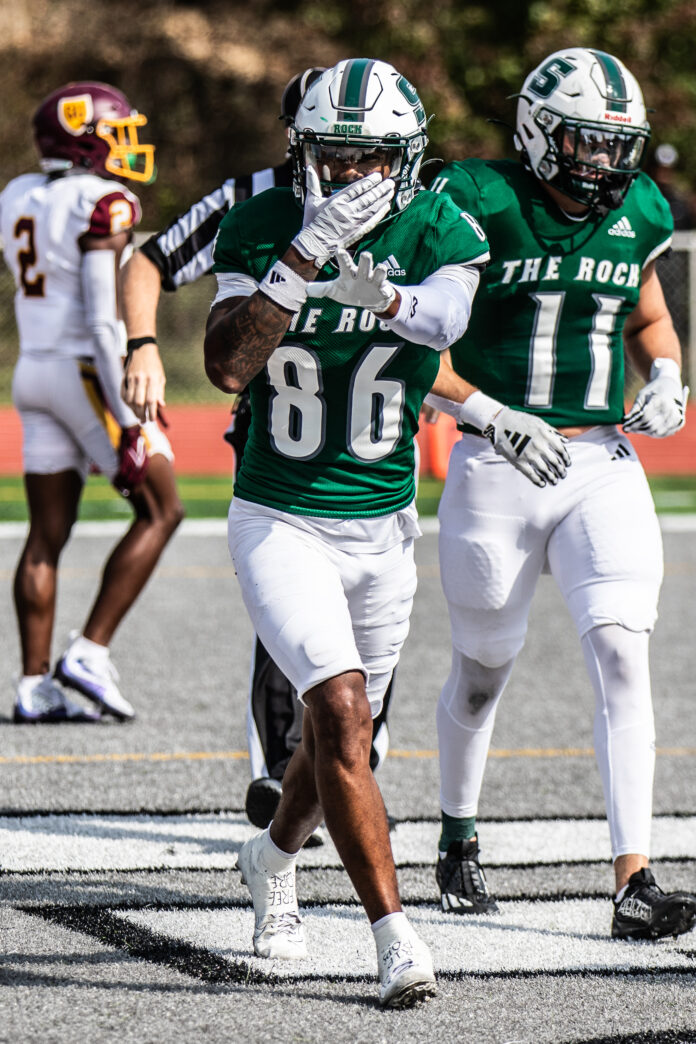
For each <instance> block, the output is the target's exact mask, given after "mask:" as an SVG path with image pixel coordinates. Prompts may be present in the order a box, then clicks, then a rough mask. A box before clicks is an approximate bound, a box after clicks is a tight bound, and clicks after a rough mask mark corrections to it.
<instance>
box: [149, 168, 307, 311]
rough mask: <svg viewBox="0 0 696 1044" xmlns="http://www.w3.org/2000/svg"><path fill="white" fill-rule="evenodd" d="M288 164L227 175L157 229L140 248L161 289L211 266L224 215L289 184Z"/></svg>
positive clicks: (191, 279) (173, 287)
mask: <svg viewBox="0 0 696 1044" xmlns="http://www.w3.org/2000/svg"><path fill="white" fill-rule="evenodd" d="M290 177H291V174H290V164H289V163H284V164H283V165H282V166H280V167H267V168H266V169H265V170H259V171H256V173H254V174H247V175H245V176H244V177H241V178H228V180H227V181H225V182H223V184H222V185H220V187H219V188H216V189H214V190H213V191H212V192H210V193H208V194H207V195H205V196H203V198H202V199H199V200H198V202H197V203H194V204H193V206H191V207H189V209H188V210H187V211H186V212H185V213H184V214H180V215H179V216H178V217H175V218H174V220H173V221H171V222H170V223H169V224H168V225H167V227H166V228H164V229H163V230H162V231H161V232H156V233H155V234H154V235H153V236H150V238H149V239H148V240H147V241H146V242H145V243H144V244H143V245H142V247H141V248H140V249H141V250H142V252H143V253H144V254H145V256H146V257H147V258H149V260H150V261H152V263H153V264H154V265H155V266H156V267H157V269H158V270H159V273H160V278H161V281H162V289H163V290H176V289H178V287H180V286H184V285H185V284H186V283H193V282H195V281H196V279H199V278H200V276H202V275H205V274H206V272H209V271H210V270H211V268H212V267H213V243H214V242H215V236H216V234H217V230H218V228H219V226H220V222H221V221H222V219H223V217H224V216H225V214H226V213H227V211H228V210H229V209H230V207H232V206H234V204H235V203H241V202H242V200H245V199H249V197H250V196H255V195H256V194H257V193H258V192H264V191H265V190H266V189H269V188H273V187H274V186H276V185H288V184H290Z"/></svg>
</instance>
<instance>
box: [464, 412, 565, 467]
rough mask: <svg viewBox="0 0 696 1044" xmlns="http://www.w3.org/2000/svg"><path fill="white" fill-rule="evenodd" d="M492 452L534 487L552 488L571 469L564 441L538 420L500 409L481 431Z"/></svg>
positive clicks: (528, 415)
mask: <svg viewBox="0 0 696 1044" xmlns="http://www.w3.org/2000/svg"><path fill="white" fill-rule="evenodd" d="M483 435H484V436H485V437H486V438H487V439H490V440H491V442H492V444H493V449H494V450H495V452H496V453H499V454H500V456H501V457H505V459H506V460H508V461H509V462H510V463H511V464H514V466H515V467H516V468H517V470H518V471H521V472H522V474H523V475H526V477H527V478H528V479H529V480H530V482H533V483H534V485H535V486H545V485H546V483H547V482H550V483H551V485H552V486H555V485H556V483H557V482H558V480H559V479H562V478H565V476H566V469H567V468H569V467H570V454H569V453H568V447H567V445H566V443H567V441H568V440H567V439H566V438H565V436H564V435H561V433H560V431H556V429H555V428H552V427H551V425H550V424H547V423H546V421H545V420H542V419H541V417H535V416H534V415H533V414H531V413H523V412H522V411H521V410H513V409H511V408H510V406H503V408H502V409H501V410H500V412H499V413H497V414H496V416H495V417H494V418H493V420H492V421H491V422H490V424H488V426H487V427H486V428H484V430H483Z"/></svg>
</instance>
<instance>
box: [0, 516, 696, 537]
mask: <svg viewBox="0 0 696 1044" xmlns="http://www.w3.org/2000/svg"><path fill="white" fill-rule="evenodd" d="M658 518H659V521H660V528H661V529H662V532H663V533H696V514H683V515H659V516H658ZM419 523H420V527H421V530H422V531H423V533H424V535H431V534H437V533H439V531H440V522H439V520H438V518H437V515H426V516H424V517H422V518H420V519H419ZM129 525H130V519H126V520H124V521H123V522H121V521H116V520H111V521H108V522H76V523H75V525H74V527H73V531H72V535H73V537H116V536H121V535H122V534H123V533H125V531H126V530H127V529H128V526H129ZM27 530H28V524H27V523H26V522H0V540H23V539H24V537H25V536H26V535H27ZM217 536H220V537H226V536H227V519H226V518H190V519H184V521H183V522H182V523H181V525H180V526H179V528H178V530H177V532H176V537H177V539H179V538H180V537H217Z"/></svg>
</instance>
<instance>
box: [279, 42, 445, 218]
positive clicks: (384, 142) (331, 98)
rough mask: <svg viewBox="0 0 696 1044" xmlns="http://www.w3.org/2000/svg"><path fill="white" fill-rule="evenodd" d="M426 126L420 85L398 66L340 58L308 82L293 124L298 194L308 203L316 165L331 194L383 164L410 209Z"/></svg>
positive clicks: (398, 202) (400, 205)
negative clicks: (310, 179)
mask: <svg viewBox="0 0 696 1044" xmlns="http://www.w3.org/2000/svg"><path fill="white" fill-rule="evenodd" d="M426 126H427V120H426V117H425V110H424V109H423V106H422V104H421V101H420V98H419V97H418V94H417V93H416V91H415V88H414V87H412V86H411V84H410V83H409V82H408V80H407V79H406V78H405V77H404V76H402V75H401V74H400V73H399V72H397V70H396V69H395V68H394V67H393V66H391V65H388V64H387V62H380V61H374V60H372V59H370V58H351V59H348V60H347V61H342V62H339V63H338V65H335V66H334V67H333V68H332V69H327V70H326V71H325V72H324V73H322V75H321V76H320V77H319V78H318V79H317V80H315V81H314V83H312V85H311V86H310V87H309V89H308V90H307V93H306V94H305V95H304V97H303V99H302V101H301V102H300V105H299V107H298V109H297V114H296V116H295V121H294V123H293V125H292V126H291V129H290V152H291V155H292V160H293V186H294V190H295V195H296V197H297V198H298V200H299V201H300V202H301V203H302V202H304V196H305V183H306V169H307V167H309V166H312V167H314V169H315V170H316V172H317V175H318V177H319V181H320V183H321V186H322V192H323V193H324V195H326V196H330V195H331V193H332V192H336V191H337V190H338V189H340V188H342V187H343V186H344V185H345V184H346V183H347V182H349V181H353V180H355V179H356V178H358V177H363V176H365V175H367V174H369V173H371V172H372V171H373V170H380V169H381V171H382V174H383V176H384V177H390V178H393V179H394V181H395V182H396V191H395V194H394V206H395V208H396V209H397V210H403V209H404V208H405V207H407V206H408V204H409V203H410V202H411V200H412V199H413V196H414V194H415V193H416V191H417V190H418V188H419V186H420V182H419V180H418V171H419V169H420V165H421V161H422V159H423V151H424V149H425V146H426V145H427V143H428V136H427V134H426Z"/></svg>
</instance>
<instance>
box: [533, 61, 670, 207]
mask: <svg viewBox="0 0 696 1044" xmlns="http://www.w3.org/2000/svg"><path fill="white" fill-rule="evenodd" d="M649 137H650V125H649V124H648V121H647V119H646V116H645V105H644V103H643V95H642V93H641V90H640V87H639V85H638V81H637V80H636V78H635V76H633V74H632V73H630V72H629V71H628V69H627V68H626V66H625V65H624V64H623V63H622V62H620V61H619V60H618V58H613V57H612V56H611V55H610V54H606V53H605V52H604V51H595V50H591V49H590V48H586V47H569V48H567V50H564V51H555V52H554V53H553V54H551V55H549V57H548V58H546V59H545V60H544V61H543V62H542V63H541V65H539V66H538V67H537V68H536V69H534V70H533V71H532V72H531V73H530V74H529V76H528V77H527V79H526V80H525V81H524V84H523V86H522V91H521V93H520V95H519V100H518V103H517V133H516V135H515V146H516V148H517V149H519V150H520V151H521V153H522V159H523V162H525V163H526V164H527V165H528V166H529V167H530V168H531V170H532V171H533V173H534V174H535V175H536V176H537V177H538V178H541V180H542V181H546V182H548V183H549V184H550V185H553V187H554V188H556V189H558V191H559V192H562V193H563V194H564V195H566V196H569V197H570V198H571V199H574V200H576V201H577V202H579V203H586V204H587V205H588V207H591V208H592V209H595V210H599V211H602V210H604V211H606V210H615V209H616V208H617V207H619V206H621V203H622V201H623V198H624V196H625V195H626V193H627V192H628V189H629V188H630V185H631V182H632V181H633V179H634V178H635V177H636V175H637V173H638V171H639V169H640V164H641V160H642V158H643V153H644V151H645V145H646V143H647V141H648V139H649Z"/></svg>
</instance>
